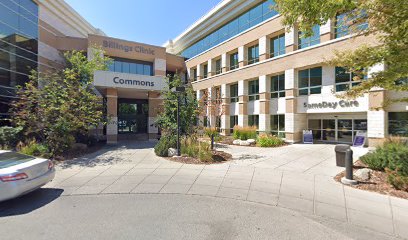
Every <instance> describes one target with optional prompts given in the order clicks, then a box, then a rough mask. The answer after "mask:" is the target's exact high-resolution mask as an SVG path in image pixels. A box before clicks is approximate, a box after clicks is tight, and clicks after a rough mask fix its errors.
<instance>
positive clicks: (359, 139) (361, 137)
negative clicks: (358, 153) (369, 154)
mask: <svg viewBox="0 0 408 240" xmlns="http://www.w3.org/2000/svg"><path fill="white" fill-rule="evenodd" d="M366 139H367V133H366V132H365V131H357V134H356V137H355V138H354V142H353V147H364V145H365V143H366Z"/></svg>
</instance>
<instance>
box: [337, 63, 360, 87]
mask: <svg viewBox="0 0 408 240" xmlns="http://www.w3.org/2000/svg"><path fill="white" fill-rule="evenodd" d="M340 68H341V69H343V70H344V75H346V74H347V75H349V79H348V81H344V82H338V78H337V77H338V76H339V75H340V74H339V73H338V72H337V70H338V69H340ZM334 71H335V77H334V91H335V92H345V91H347V90H350V89H351V88H352V87H354V86H357V85H360V84H361V83H362V82H363V80H364V79H365V75H364V76H363V79H362V80H360V81H355V80H354V77H355V76H356V74H354V73H352V72H347V71H346V69H344V68H342V67H335V70H334ZM343 85H345V86H347V87H346V88H345V90H338V86H343Z"/></svg>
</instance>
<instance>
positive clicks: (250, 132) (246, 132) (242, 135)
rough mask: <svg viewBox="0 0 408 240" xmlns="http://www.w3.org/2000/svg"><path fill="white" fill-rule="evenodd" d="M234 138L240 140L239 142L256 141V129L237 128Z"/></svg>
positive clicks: (235, 128)
mask: <svg viewBox="0 0 408 240" xmlns="http://www.w3.org/2000/svg"><path fill="white" fill-rule="evenodd" d="M233 137H234V139H239V140H248V139H256V137H257V133H256V127H240V126H235V127H234V133H233Z"/></svg>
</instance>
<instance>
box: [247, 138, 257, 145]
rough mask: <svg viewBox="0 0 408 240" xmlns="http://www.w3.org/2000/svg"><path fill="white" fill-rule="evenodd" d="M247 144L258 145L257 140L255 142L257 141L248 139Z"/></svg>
mask: <svg viewBox="0 0 408 240" xmlns="http://www.w3.org/2000/svg"><path fill="white" fill-rule="evenodd" d="M247 142H248V143H249V144H251V145H253V144H255V143H256V140H255V139H248V140H247Z"/></svg>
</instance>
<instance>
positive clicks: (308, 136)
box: [303, 130, 313, 144]
mask: <svg viewBox="0 0 408 240" xmlns="http://www.w3.org/2000/svg"><path fill="white" fill-rule="evenodd" d="M303 143H305V144H313V131H312V130H303Z"/></svg>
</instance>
